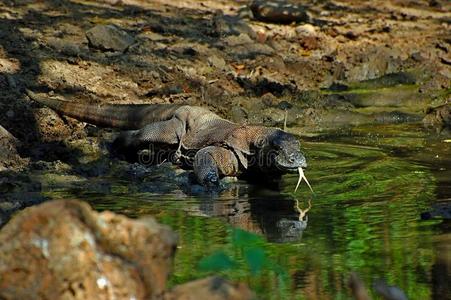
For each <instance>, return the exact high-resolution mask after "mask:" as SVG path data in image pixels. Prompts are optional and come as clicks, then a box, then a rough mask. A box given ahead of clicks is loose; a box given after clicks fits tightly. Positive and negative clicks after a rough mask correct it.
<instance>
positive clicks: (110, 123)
mask: <svg viewBox="0 0 451 300" xmlns="http://www.w3.org/2000/svg"><path fill="white" fill-rule="evenodd" d="M26 93H27V95H28V96H29V97H30V98H31V99H32V100H34V101H36V102H38V103H41V104H44V105H45V106H48V107H50V108H51V109H53V110H55V111H57V112H59V113H63V114H64V115H67V116H69V117H72V118H75V119H77V120H79V121H83V122H87V123H90V124H93V125H97V126H101V127H112V128H120V129H139V128H142V127H144V126H145V125H147V124H149V123H152V122H158V121H164V120H168V119H170V118H172V116H173V115H174V112H175V111H176V110H177V109H178V108H179V107H180V105H176V104H102V105H92V104H81V103H73V102H70V101H63V100H57V99H52V98H49V97H46V96H41V95H38V94H35V93H33V92H32V91H30V90H26Z"/></svg>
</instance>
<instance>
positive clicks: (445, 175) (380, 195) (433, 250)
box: [44, 125, 451, 299]
mask: <svg viewBox="0 0 451 300" xmlns="http://www.w3.org/2000/svg"><path fill="white" fill-rule="evenodd" d="M294 130H295V129H294ZM303 146H304V148H305V151H306V153H307V155H308V160H309V169H308V170H307V171H306V175H307V176H308V178H309V181H310V183H311V185H312V186H313V188H314V191H315V194H313V195H312V194H311V193H310V191H309V190H308V188H307V186H306V185H305V183H303V184H301V188H300V191H299V190H298V192H297V193H296V194H294V193H293V190H294V187H295V185H296V181H297V176H296V175H295V174H293V175H287V176H285V177H284V178H283V180H282V182H280V184H279V186H275V187H274V186H264V185H263V186H256V185H249V184H247V183H245V182H237V183H236V184H233V188H232V189H231V190H229V191H226V192H224V193H223V194H221V195H219V196H209V195H205V194H204V195H200V196H199V195H197V196H189V195H186V194H184V193H182V192H180V191H177V190H175V191H172V192H167V193H163V194H162V193H158V192H139V191H135V190H134V189H133V188H131V187H130V184H131V183H130V182H124V181H121V180H120V179H118V178H116V179H114V178H113V179H112V178H109V179H102V178H93V179H91V180H90V185H91V186H92V185H96V182H98V184H97V186H102V185H108V188H107V189H106V190H105V192H102V190H101V189H99V188H95V189H91V188H89V186H88V187H86V186H83V183H81V188H80V185H77V184H75V185H74V184H69V185H64V184H63V185H61V186H60V187H58V188H57V187H55V186H54V185H53V186H52V187H51V188H47V190H46V191H45V193H44V194H45V195H46V196H49V197H51V198H79V199H83V200H86V201H88V202H89V203H91V204H92V205H93V206H94V207H95V208H96V209H99V210H104V209H109V210H112V211H115V212H119V213H124V214H127V215H129V216H132V217H137V216H140V215H146V214H153V215H155V216H156V217H157V219H158V220H159V221H161V222H163V223H166V224H168V225H170V226H171V227H172V228H173V229H174V230H176V231H177V232H178V233H179V236H180V246H179V249H178V251H177V254H176V257H175V266H174V270H175V271H174V273H173V275H172V277H171V279H170V284H171V285H175V284H178V283H183V282H186V281H189V280H192V279H195V278H200V277H205V276H207V275H209V274H221V275H223V276H226V277H228V278H230V279H233V280H240V281H244V282H246V283H248V284H249V285H250V286H251V288H252V289H253V290H254V291H256V292H257V294H258V295H259V296H260V297H261V298H264V299H349V298H350V294H349V291H348V289H347V278H348V275H349V273H350V272H351V271H355V272H357V273H358V274H359V275H360V277H361V278H362V280H363V281H364V282H365V284H366V285H367V287H371V283H372V282H374V280H376V279H378V278H384V279H386V280H387V281H388V283H390V284H393V285H397V286H399V287H400V288H401V289H403V290H404V291H405V293H406V294H407V296H408V297H409V299H447V298H448V299H450V297H451V295H450V290H449V287H448V285H449V282H451V280H450V273H449V272H450V270H451V251H450V250H451V249H450V248H451V233H450V226H449V221H446V220H443V219H441V218H434V219H431V220H421V218H420V214H421V213H423V212H425V211H428V210H430V209H431V207H432V206H433V205H435V204H436V203H438V202H440V203H443V202H448V203H449V202H450V201H451V200H450V198H451V176H450V175H451V155H450V154H451V144H450V143H448V142H447V141H446V138H445V137H443V136H439V135H437V134H435V133H430V132H426V131H424V130H423V129H421V127H419V126H416V125H391V126H388V125H385V126H377V127H375V126H368V127H354V128H350V129H345V130H343V129H342V130H340V131H336V132H332V131H329V132H323V133H320V134H317V135H315V136H314V137H311V138H308V139H307V138H306V139H304V143H303ZM296 200H298V201H299V206H300V208H301V209H305V208H307V207H308V201H309V200H311V204H312V207H311V209H310V210H309V211H308V212H307V215H308V222H303V223H300V222H299V211H298V210H297V209H296V208H295V205H296Z"/></svg>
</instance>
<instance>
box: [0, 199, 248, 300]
mask: <svg viewBox="0 0 451 300" xmlns="http://www.w3.org/2000/svg"><path fill="white" fill-rule="evenodd" d="M12 240H14V242H11V241H12ZM0 241H1V246H0V287H1V288H0V297H1V298H2V299H31V298H32V299H49V298H50V299H118V298H120V299H161V298H162V297H163V298H164V299H251V298H252V297H253V295H252V293H251V291H250V290H249V289H248V288H247V287H245V286H244V285H233V284H230V283H228V282H227V281H225V280H223V279H220V278H207V279H204V280H200V281H194V282H191V283H186V284H183V285H179V286H177V287H175V288H174V289H173V290H172V291H171V290H165V289H166V282H167V279H168V276H169V274H170V273H171V268H172V264H173V257H174V252H175V249H176V245H177V236H176V234H175V233H174V232H173V231H172V230H171V229H169V227H167V226H164V225H160V224H158V223H157V222H156V221H155V220H154V219H153V218H151V217H146V218H141V219H138V220H131V219H128V218H126V217H124V216H120V215H116V214H114V213H111V212H103V213H97V212H94V211H93V210H92V209H91V208H90V207H89V206H88V205H87V204H85V203H82V202H79V201H51V202H48V203H45V204H42V205H39V206H36V207H33V208H29V209H26V210H24V211H22V212H21V213H19V214H18V215H17V216H16V217H15V218H13V219H12V220H11V221H10V222H9V223H8V224H7V225H6V226H5V227H4V228H2V230H1V231H0ZM199 296H202V297H201V298H198V297H199Z"/></svg>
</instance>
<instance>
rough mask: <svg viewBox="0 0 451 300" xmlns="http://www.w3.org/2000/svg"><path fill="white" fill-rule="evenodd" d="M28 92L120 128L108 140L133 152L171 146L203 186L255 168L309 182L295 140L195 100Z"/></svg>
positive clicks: (74, 113)
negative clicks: (121, 101)
mask: <svg viewBox="0 0 451 300" xmlns="http://www.w3.org/2000/svg"><path fill="white" fill-rule="evenodd" d="M27 94H28V96H29V97H30V98H31V99H33V100H35V101H37V102H39V103H41V104H44V105H46V106H48V107H50V108H52V109H54V110H55V111H57V112H59V113H63V114H65V115H67V116H70V117H73V118H75V119H77V120H80V121H84V122H87V123H90V124H93V125H97V126H102V127H111V128H119V129H124V130H125V131H123V132H121V133H120V134H119V136H118V137H117V138H116V140H115V141H114V143H113V146H114V148H115V149H116V150H117V151H119V152H121V153H127V152H128V153H133V154H136V153H137V151H138V150H139V149H143V148H146V149H148V147H149V145H150V144H152V145H160V146H161V145H165V146H171V147H172V148H173V149H174V150H175V149H176V152H175V153H176V155H177V157H178V158H182V157H183V158H184V159H185V161H191V163H192V166H193V168H194V173H195V175H196V178H197V180H198V181H199V183H200V184H202V185H205V186H210V187H213V186H216V185H218V184H219V180H220V178H221V177H224V176H238V175H240V174H245V173H249V172H255V171H257V172H260V173H263V174H265V176H280V175H281V174H283V173H287V172H296V171H298V172H299V181H298V184H297V186H296V189H297V188H298V186H299V183H300V182H301V180H302V179H305V180H306V182H307V184H308V181H307V179H306V177H305V175H304V173H303V170H302V168H305V167H306V166H307V163H306V159H305V157H304V155H303V154H302V152H301V151H300V143H299V141H298V140H297V139H296V137H295V136H294V135H292V134H289V133H287V132H285V131H282V130H280V129H277V128H268V127H264V126H250V125H239V124H236V123H233V122H230V121H227V120H225V119H222V118H221V117H219V116H218V115H216V114H214V113H213V112H211V111H209V110H207V109H205V108H202V107H197V106H189V105H175V104H134V105H133V104H130V105H116V104H114V105H113V104H105V105H86V104H80V103H73V102H70V101H63V100H56V99H52V98H49V97H45V96H40V95H37V94H35V93H33V92H31V91H29V90H27ZM186 158H187V159H186ZM308 185H309V184H308ZM309 187H310V185H309Z"/></svg>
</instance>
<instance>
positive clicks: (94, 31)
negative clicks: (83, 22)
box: [86, 25, 135, 52]
mask: <svg viewBox="0 0 451 300" xmlns="http://www.w3.org/2000/svg"><path fill="white" fill-rule="evenodd" d="M86 37H87V38H88V41H89V44H90V45H91V46H92V47H94V48H98V49H101V50H113V51H121V52H123V51H125V50H126V49H127V48H128V47H130V46H131V45H132V44H133V43H134V41H135V39H134V38H133V37H132V36H130V35H129V34H128V33H126V32H125V31H123V30H121V29H119V28H117V27H116V26H114V25H97V26H95V27H93V28H91V29H89V30H88V31H87V32H86Z"/></svg>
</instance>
